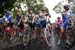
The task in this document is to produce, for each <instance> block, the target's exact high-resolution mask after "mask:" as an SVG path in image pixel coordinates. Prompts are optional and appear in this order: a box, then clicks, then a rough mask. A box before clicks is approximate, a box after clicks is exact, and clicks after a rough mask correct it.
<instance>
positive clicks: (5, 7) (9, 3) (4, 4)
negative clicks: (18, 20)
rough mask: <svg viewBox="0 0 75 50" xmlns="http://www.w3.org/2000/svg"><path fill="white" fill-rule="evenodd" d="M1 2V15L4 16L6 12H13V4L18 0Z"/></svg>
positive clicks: (3, 0)
mask: <svg viewBox="0 0 75 50" xmlns="http://www.w3.org/2000/svg"><path fill="white" fill-rule="evenodd" d="M0 1H1V3H0V4H1V6H0V14H4V11H5V10H8V9H9V10H11V9H12V8H13V4H14V3H15V1H16V0H12V1H11V0H0Z"/></svg>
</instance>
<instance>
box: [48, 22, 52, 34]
mask: <svg viewBox="0 0 75 50" xmlns="http://www.w3.org/2000/svg"><path fill="white" fill-rule="evenodd" d="M47 27H48V29H49V32H50V34H51V35H52V26H51V25H50V24H49V23H48V24H47Z"/></svg>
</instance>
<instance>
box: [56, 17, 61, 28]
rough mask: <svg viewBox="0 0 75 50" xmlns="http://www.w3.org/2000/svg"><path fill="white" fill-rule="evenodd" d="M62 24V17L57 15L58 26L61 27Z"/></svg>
mask: <svg viewBox="0 0 75 50" xmlns="http://www.w3.org/2000/svg"><path fill="white" fill-rule="evenodd" d="M61 24H62V20H61V18H60V17H57V20H56V28H57V27H60V26H61Z"/></svg>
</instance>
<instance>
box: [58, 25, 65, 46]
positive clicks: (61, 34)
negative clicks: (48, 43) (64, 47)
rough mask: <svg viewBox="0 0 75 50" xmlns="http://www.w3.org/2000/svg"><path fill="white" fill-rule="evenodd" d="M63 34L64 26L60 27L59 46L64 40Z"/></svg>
mask: <svg viewBox="0 0 75 50" xmlns="http://www.w3.org/2000/svg"><path fill="white" fill-rule="evenodd" d="M63 32H64V25H62V26H60V31H59V40H58V45H60V42H61V40H62V36H63Z"/></svg>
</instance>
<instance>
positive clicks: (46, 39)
mask: <svg viewBox="0 0 75 50" xmlns="http://www.w3.org/2000/svg"><path fill="white" fill-rule="evenodd" d="M44 35H45V41H46V43H47V45H48V46H51V41H52V40H51V36H50V31H49V30H48V29H46V28H45V31H44Z"/></svg>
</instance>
